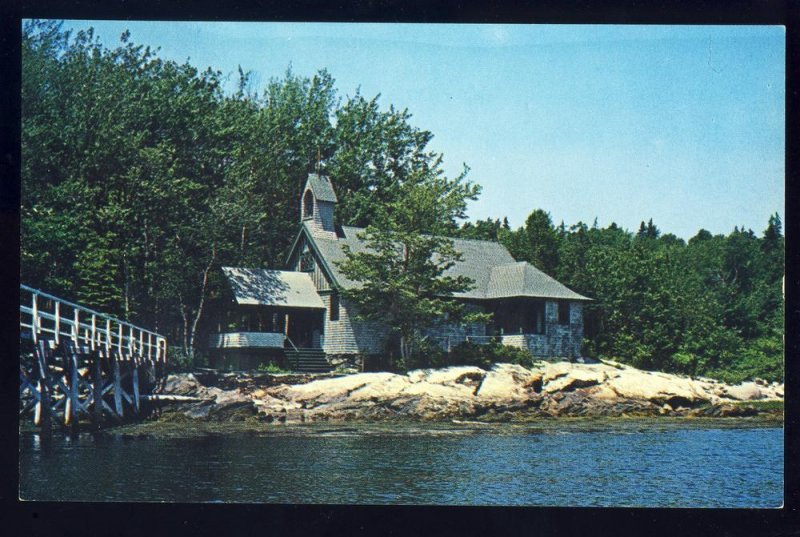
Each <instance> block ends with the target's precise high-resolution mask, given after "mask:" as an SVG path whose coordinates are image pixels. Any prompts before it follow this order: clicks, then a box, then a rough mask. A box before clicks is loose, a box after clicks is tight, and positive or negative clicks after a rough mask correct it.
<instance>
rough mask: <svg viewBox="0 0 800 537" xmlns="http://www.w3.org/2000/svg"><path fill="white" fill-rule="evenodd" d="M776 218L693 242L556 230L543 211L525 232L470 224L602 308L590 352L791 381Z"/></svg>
mask: <svg viewBox="0 0 800 537" xmlns="http://www.w3.org/2000/svg"><path fill="white" fill-rule="evenodd" d="M781 227H782V226H781V220H780V218H779V217H778V215H777V214H775V215H773V216H772V217H770V219H769V222H767V223H766V228H765V230H764V231H763V233H762V234H761V236H757V235H756V234H755V233H753V231H752V230H749V229H748V230H745V229H739V228H738V227H736V228H735V229H734V230H733V231H732V232H731V233H730V234H729V235H727V236H723V235H712V234H711V233H709V232H708V231H706V230H700V231H699V232H698V233H697V234H696V235H695V236H694V237H692V238H691V239H689V242H688V243H686V242H685V241H684V240H682V239H679V238H677V237H676V236H675V235H673V234H670V233H664V234H662V233H661V232H660V231H659V229H658V228H657V227H656V225H654V224H653V221H652V220H650V221H649V222H648V223H644V222H642V224H641V226H640V228H639V230H638V232H636V233H631V232H628V231H626V230H623V229H621V228H620V227H618V226H617V225H616V224H611V225H610V226H608V227H606V228H599V227H598V226H597V224H596V223H595V225H593V226H591V227H590V226H587V225H586V224H584V223H582V222H579V223H577V224H576V225H573V226H570V227H567V226H565V225H564V224H563V223H561V225H559V226H554V225H553V223H552V221H551V218H550V215H549V214H548V213H546V212H545V211H543V210H535V211H533V212H532V213H531V214H530V216H529V217H528V219H527V220H526V222H525V225H524V226H523V227H521V228H519V229H516V230H512V229H510V228H509V226H508V223H507V221H503V222H502V223H501V222H500V220H491V219H488V220H484V221H479V222H477V223H475V224H472V223H467V224H465V225H464V226H463V227H462V228H461V230H460V233H461V235H462V236H465V237H472V238H484V239H493V240H499V241H500V242H502V243H503V244H504V245H505V246H506V247H507V248H508V249H509V251H510V252H511V254H512V255H513V256H514V257H515V258H516V259H518V260H525V261H529V262H531V263H533V264H534V265H536V266H537V267H539V268H540V269H542V270H543V271H544V272H546V273H547V274H549V275H551V276H553V277H555V278H556V279H558V280H559V281H561V282H563V283H564V284H565V285H567V286H569V287H570V288H572V289H574V290H575V291H577V292H579V293H582V294H584V295H586V296H589V297H591V298H593V299H594V300H595V303H593V304H591V305H589V306H587V307H586V318H585V321H586V330H587V336H588V337H587V349H586V350H587V352H588V353H589V354H592V355H599V356H606V357H614V358H617V359H619V360H620V361H623V362H628V363H631V364H633V365H635V366H637V367H642V368H646V369H660V370H665V371H671V372H678V373H686V374H690V375H708V376H712V377H718V378H722V379H726V380H729V381H739V380H741V379H745V378H754V377H762V378H767V379H782V378H783V312H784V306H783V295H782V285H783V275H784V238H783V235H782V230H781Z"/></svg>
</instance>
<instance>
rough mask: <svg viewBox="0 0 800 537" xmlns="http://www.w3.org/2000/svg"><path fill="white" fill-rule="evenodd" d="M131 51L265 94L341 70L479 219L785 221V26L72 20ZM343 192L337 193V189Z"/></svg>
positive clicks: (696, 225) (728, 224)
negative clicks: (125, 41) (420, 137)
mask: <svg viewBox="0 0 800 537" xmlns="http://www.w3.org/2000/svg"><path fill="white" fill-rule="evenodd" d="M88 26H93V27H94V28H95V31H96V33H97V34H98V35H99V37H100V39H101V41H102V42H103V43H104V44H106V45H107V46H116V44H117V43H118V39H119V35H120V34H121V33H122V32H123V30H125V29H126V28H127V29H130V31H131V39H132V41H133V42H135V43H139V44H145V45H150V46H152V47H160V48H161V50H160V53H159V55H160V56H161V57H162V58H168V59H174V60H176V61H179V62H183V61H186V60H188V61H189V62H190V63H192V64H193V65H195V66H196V67H199V68H205V67H208V66H211V67H212V68H214V69H218V70H220V71H222V72H223V74H226V75H230V88H231V89H232V88H233V87H234V85H235V82H236V79H237V75H236V71H237V67H238V66H239V65H241V67H242V68H243V69H244V70H245V71H247V70H249V71H252V72H253V84H254V85H255V87H256V88H259V89H260V88H263V86H264V85H265V84H266V83H267V82H268V81H269V80H270V79H271V78H273V77H280V76H282V75H283V73H284V72H285V70H286V68H287V67H288V66H289V65H290V64H291V66H292V69H293V70H294V72H295V73H297V74H301V75H308V76H310V75H313V74H314V73H315V72H316V71H317V70H319V69H322V68H326V69H328V71H329V72H330V73H331V74H332V75H333V77H334V78H335V79H336V81H337V84H336V85H337V88H338V90H339V92H340V95H342V96H347V95H353V94H354V93H355V91H356V89H357V88H359V87H360V88H361V93H362V94H363V95H365V96H367V97H372V96H374V95H376V94H378V93H380V94H381V100H380V102H381V104H382V105H383V106H384V107H388V106H389V105H390V104H393V105H395V106H396V107H398V108H408V110H409V111H410V112H411V113H412V114H413V118H412V123H413V124H414V125H416V126H418V127H420V128H424V129H427V130H430V131H431V132H433V134H434V135H435V138H434V140H433V142H432V144H431V147H432V149H434V150H436V151H439V152H441V153H443V154H444V161H445V170H446V171H447V172H448V174H451V175H456V174H457V173H459V172H460V170H461V166H462V163H466V164H467V165H468V166H469V167H470V168H471V172H470V174H469V178H470V179H471V180H473V181H474V182H477V183H479V184H480V185H482V186H483V193H482V195H481V197H480V199H479V201H477V202H474V203H472V204H471V205H470V208H469V216H470V218H471V219H473V220H474V219H483V218H486V217H492V218H502V217H503V216H508V218H509V221H510V223H511V225H512V226H513V227H517V226H519V225H522V224H523V223H524V221H525V218H526V217H527V215H528V214H529V213H530V212H531V211H532V210H533V209H536V208H542V209H545V210H546V211H548V212H549V213H550V214H551V216H552V218H553V220H554V222H555V223H556V224H557V223H559V222H561V221H562V220H563V221H564V222H565V223H566V224H567V225H571V224H574V223H576V222H577V221H579V220H580V221H584V222H586V223H588V224H591V223H592V222H593V221H594V219H595V218H597V222H598V224H599V225H600V226H606V225H608V224H610V223H611V222H616V223H617V224H618V225H620V226H622V227H624V228H628V229H630V230H636V229H637V228H638V226H639V222H640V221H641V220H648V219H649V218H652V219H653V221H654V222H655V223H656V225H658V226H659V228H660V229H662V231H665V232H672V233H675V234H676V235H678V236H679V237H682V238H685V239H688V238H690V237H691V236H693V235H694V234H695V233H696V232H697V231H698V229H700V228H701V227H702V228H705V229H708V230H710V231H711V232H712V233H728V232H730V231H731V230H732V229H733V227H734V226H736V225H738V226H740V227H741V226H744V227H746V228H752V229H753V230H754V231H755V232H756V233H759V234H760V233H761V231H762V230H763V229H764V228H765V227H766V223H767V219H768V218H769V216H770V214H772V213H774V212H776V211H777V212H778V213H779V214H780V216H781V218H784V176H785V169H784V145H785V141H784V125H785V117H784V102H785V84H784V80H785V72H784V65H785V62H784V57H785V30H784V28H783V27H779V26H596V25H585V26H584V25H580V26H576V25H563V26H554V25H461V24H460V25H420V24H328V23H326V24H316V23H314V24H311V23H234V22H225V23H198V22H136V21H67V22H66V23H65V27H66V28H68V29H75V30H77V29H82V28H87V27H88ZM333 179H334V181H335V178H333Z"/></svg>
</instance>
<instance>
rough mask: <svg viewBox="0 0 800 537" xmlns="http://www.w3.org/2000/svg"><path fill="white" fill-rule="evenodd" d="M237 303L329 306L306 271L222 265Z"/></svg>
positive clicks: (309, 306) (312, 306) (310, 306)
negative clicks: (323, 300)
mask: <svg viewBox="0 0 800 537" xmlns="http://www.w3.org/2000/svg"><path fill="white" fill-rule="evenodd" d="M222 272H223V273H224V274H225V277H226V278H227V280H228V283H229V284H230V286H231V291H233V296H234V298H235V299H236V303H237V304H244V305H257V306H282V307H285V308H314V309H325V305H324V304H323V303H322V299H320V297H319V294H317V289H316V287H314V282H313V281H312V280H311V276H309V275H308V274H306V273H305V272H291V271H285V270H267V269H251V268H239V267H222Z"/></svg>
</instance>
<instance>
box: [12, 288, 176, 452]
mask: <svg viewBox="0 0 800 537" xmlns="http://www.w3.org/2000/svg"><path fill="white" fill-rule="evenodd" d="M19 312H20V367H19V397H20V419H27V418H28V417H29V416H32V419H33V422H34V424H36V425H37V426H39V427H40V428H41V433H42V436H43V437H47V436H49V434H50V432H51V430H52V427H53V424H54V422H56V423H61V424H63V425H64V426H67V427H73V428H74V427H77V425H78V423H79V421H81V419H84V420H85V421H88V422H90V423H92V424H93V426H94V427H100V426H101V425H102V424H103V423H106V422H109V421H110V422H121V421H123V420H124V419H128V418H131V419H135V418H137V417H138V416H140V415H141V414H142V403H143V402H145V401H147V400H149V399H150V397H149V395H150V394H151V393H152V391H153V390H154V389H155V387H156V386H157V385H158V383H159V382H161V381H162V380H163V379H164V378H165V376H166V364H167V340H166V339H165V338H164V336H161V335H159V334H157V333H155V332H152V331H150V330H146V329H144V328H141V327H138V326H134V325H132V324H130V323H127V322H125V321H121V320H119V319H117V318H116V317H113V316H111V315H106V314H103V313H99V312H97V311H94V310H91V309H89V308H85V307H83V306H80V305H78V304H74V303H72V302H69V301H66V300H63V299H60V298H58V297H56V296H53V295H50V294H47V293H44V292H42V291H39V290H36V289H33V288H31V287H28V286H26V285H20V307H19Z"/></svg>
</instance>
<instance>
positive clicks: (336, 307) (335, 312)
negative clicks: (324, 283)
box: [329, 291, 339, 321]
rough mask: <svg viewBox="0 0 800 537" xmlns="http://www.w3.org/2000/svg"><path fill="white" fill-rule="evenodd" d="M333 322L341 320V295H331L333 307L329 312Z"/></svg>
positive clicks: (334, 293) (335, 293)
mask: <svg viewBox="0 0 800 537" xmlns="http://www.w3.org/2000/svg"><path fill="white" fill-rule="evenodd" d="M329 313H330V319H331V321H338V320H339V293H337V292H335V291H334V292H333V293H331V307H330V310H329Z"/></svg>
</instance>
